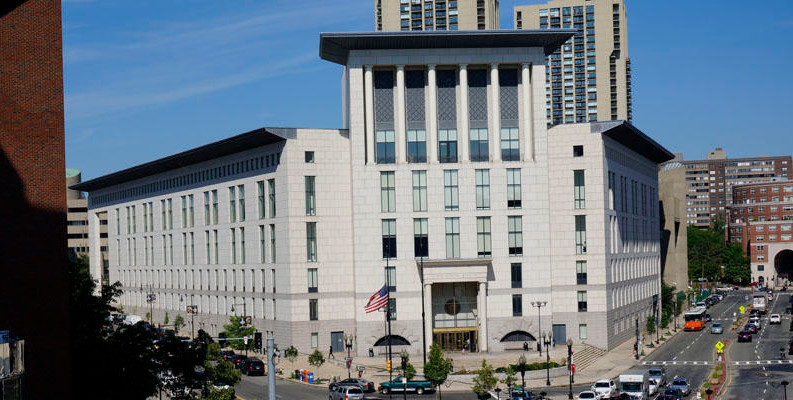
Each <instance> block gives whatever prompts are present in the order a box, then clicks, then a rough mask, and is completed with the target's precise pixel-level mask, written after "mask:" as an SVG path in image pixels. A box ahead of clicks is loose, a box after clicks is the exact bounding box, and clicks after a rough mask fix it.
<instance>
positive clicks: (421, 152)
mask: <svg viewBox="0 0 793 400" xmlns="http://www.w3.org/2000/svg"><path fill="white" fill-rule="evenodd" d="M408 162H409V163H423V162H427V132H426V131H425V130H423V129H422V130H409V131H408Z"/></svg>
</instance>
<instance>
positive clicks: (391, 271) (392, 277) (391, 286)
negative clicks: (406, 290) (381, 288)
mask: <svg viewBox="0 0 793 400" xmlns="http://www.w3.org/2000/svg"><path fill="white" fill-rule="evenodd" d="M385 273H386V276H385V278H386V285H388V291H389V292H396V287H397V284H396V283H397V279H396V267H394V266H388V267H385Z"/></svg>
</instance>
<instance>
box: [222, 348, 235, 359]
mask: <svg viewBox="0 0 793 400" xmlns="http://www.w3.org/2000/svg"><path fill="white" fill-rule="evenodd" d="M234 354H235V353H234V350H221V351H220V358H222V359H224V360H228V359H229V357H231V356H233V355H234Z"/></svg>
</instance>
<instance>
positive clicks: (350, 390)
mask: <svg viewBox="0 0 793 400" xmlns="http://www.w3.org/2000/svg"><path fill="white" fill-rule="evenodd" d="M328 397H329V398H330V400H361V399H363V390H361V388H359V387H357V386H336V387H335V388H333V389H332V390H331V391H330V392H329V396H328Z"/></svg>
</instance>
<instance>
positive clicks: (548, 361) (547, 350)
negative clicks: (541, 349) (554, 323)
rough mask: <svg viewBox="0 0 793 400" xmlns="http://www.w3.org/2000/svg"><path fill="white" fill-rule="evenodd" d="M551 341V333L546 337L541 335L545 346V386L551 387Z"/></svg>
mask: <svg viewBox="0 0 793 400" xmlns="http://www.w3.org/2000/svg"><path fill="white" fill-rule="evenodd" d="M552 339H553V333H551V332H548V334H547V335H546V334H545V333H543V334H542V340H543V343H544V344H545V357H546V361H545V385H546V386H551V369H550V368H551V349H550V347H551V340H552Z"/></svg>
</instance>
